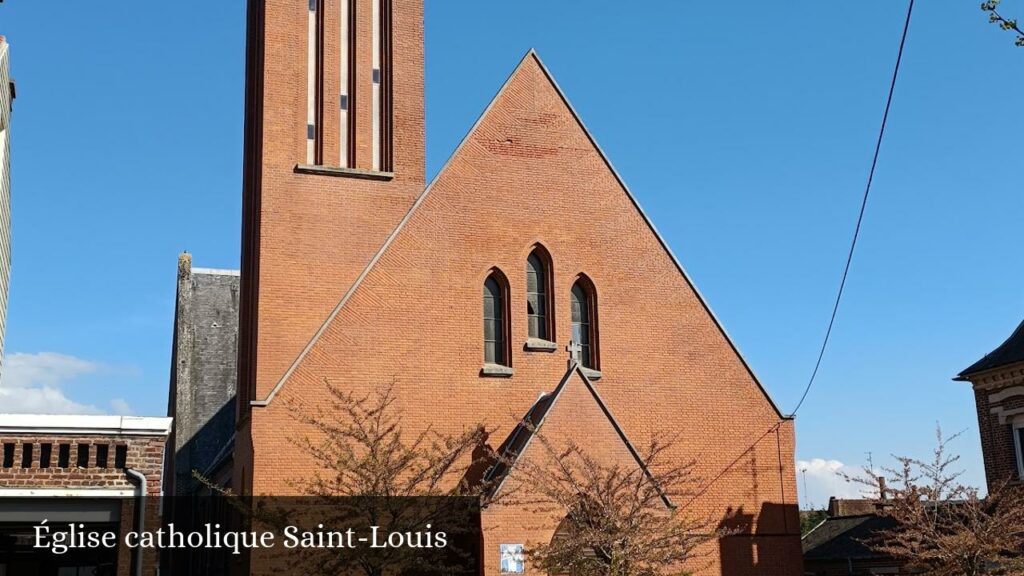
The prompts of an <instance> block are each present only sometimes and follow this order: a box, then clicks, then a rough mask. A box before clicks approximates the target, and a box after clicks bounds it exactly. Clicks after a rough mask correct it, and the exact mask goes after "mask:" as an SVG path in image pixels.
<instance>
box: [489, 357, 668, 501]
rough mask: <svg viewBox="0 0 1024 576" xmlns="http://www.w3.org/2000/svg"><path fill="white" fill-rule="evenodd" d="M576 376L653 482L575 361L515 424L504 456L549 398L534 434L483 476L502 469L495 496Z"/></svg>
mask: <svg viewBox="0 0 1024 576" xmlns="http://www.w3.org/2000/svg"><path fill="white" fill-rule="evenodd" d="M573 375H579V377H580V378H581V379H582V380H583V385H584V386H585V387H586V389H587V391H588V392H590V396H591V398H593V399H594V401H595V402H596V403H597V406H598V407H599V408H600V409H601V412H602V413H603V414H604V415H605V417H606V418H607V419H608V422H609V423H610V424H611V425H612V428H613V429H614V430H615V433H616V434H617V435H618V436H619V439H620V440H622V443H623V444H624V445H625V446H626V449H627V450H628V451H629V454H630V456H632V457H633V459H634V461H635V462H636V464H637V466H639V467H640V470H642V471H643V473H644V475H645V476H646V477H647V479H648V480H650V481H652V482H654V475H653V474H651V471H650V469H648V467H647V464H646V463H645V462H644V460H643V458H642V457H641V456H640V453H639V452H638V451H637V449H636V448H635V447H634V446H633V443H632V442H631V441H630V439H629V437H628V436H627V435H626V432H625V430H623V429H622V426H620V425H619V422H618V420H616V419H615V416H613V415H612V413H611V410H610V409H609V408H608V405H607V404H605V402H604V400H603V399H602V398H601V395H600V394H598V393H597V388H596V387H595V386H594V383H593V382H591V381H590V379H589V378H587V375H586V374H585V373H584V372H583V367H582V366H580V364H579V363H578V362H575V361H574V362H572V364H571V365H570V366H569V368H568V370H566V372H565V375H564V376H562V379H561V380H560V381H559V382H558V386H556V387H555V389H554V390H553V391H552V392H551V393H549V394H542V395H541V396H539V397H538V398H537V400H536V401H535V402H534V403H533V404H532V405H531V406H530V409H529V410H527V412H526V416H524V417H523V420H522V421H521V422H520V424H517V425H516V428H515V430H514V431H513V432H512V434H510V435H509V438H508V439H506V442H503V443H502V444H503V445H506V444H507V447H506V449H505V450H504V452H503V453H502V454H501V457H505V456H506V455H509V452H510V450H511V448H512V446H513V444H512V443H513V442H514V441H515V439H516V437H517V436H518V435H519V434H520V433H522V431H523V430H524V429H526V428H525V427H522V425H523V422H525V421H526V420H527V419H528V418H530V417H531V415H532V412H533V410H534V409H535V408H536V407H537V406H538V405H539V404H540V402H541V401H543V400H544V399H546V398H550V399H551V400H550V402H549V403H548V405H547V407H545V408H544V411H543V414H542V416H541V418H540V420H539V421H538V422H536V423H533V424H532V426H533V431H532V432H530V431H528V434H529V436H527V438H526V442H525V443H524V444H523V445H522V447H521V448H519V449H518V450H517V451H516V452H515V453H514V454H510V456H511V462H510V463H508V464H502V463H501V461H500V460H499V462H497V463H495V465H494V466H492V468H491V469H490V470H488V471H487V473H486V474H485V475H484V477H485V478H488V479H492V478H493V477H494V476H496V475H497V474H498V473H499V471H498V470H499V468H502V469H503V470H501V472H500V473H501V474H502V477H501V480H499V481H498V483H497V484H496V485H495V486H494V489H493V490H492V491H491V495H492V496H493V495H495V494H497V493H498V492H499V491H500V490H501V487H502V486H503V485H504V483H505V479H506V478H508V475H509V474H510V473H511V471H512V468H513V467H514V466H515V463H516V462H517V461H518V460H519V458H520V457H521V456H522V455H523V453H525V452H526V450H527V448H529V447H530V443H531V442H532V441H533V437H534V434H535V433H536V431H537V430H540V428H541V426H543V425H544V422H546V421H547V417H548V415H549V414H550V413H551V411H552V410H553V409H554V408H555V403H556V402H558V399H559V398H560V397H561V394H562V391H563V390H565V386H566V385H567V384H568V383H569V380H570V379H571V378H572V376H573ZM657 488H658V492H659V493H660V494H661V500H662V502H664V503H665V506H667V507H669V508H675V504H673V503H672V500H671V499H670V498H669V496H668V494H665V493H664V492H663V491H662V489H661V486H657Z"/></svg>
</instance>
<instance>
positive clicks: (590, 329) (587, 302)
mask: <svg viewBox="0 0 1024 576" xmlns="http://www.w3.org/2000/svg"><path fill="white" fill-rule="evenodd" d="M596 317H597V305H596V301H595V299H594V289H593V286H592V285H590V283H589V282H587V281H586V280H585V279H584V278H580V279H579V280H577V281H576V283H575V284H573V286H572V341H573V343H575V344H576V345H577V346H578V350H579V357H578V358H577V361H578V362H579V363H580V365H582V366H583V367H584V368H592V369H597V362H596V359H597V355H596V350H595V343H596V331H595V330H594V328H595V320H596Z"/></svg>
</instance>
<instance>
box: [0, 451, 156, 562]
mask: <svg viewBox="0 0 1024 576" xmlns="http://www.w3.org/2000/svg"><path fill="white" fill-rule="evenodd" d="M165 443H166V437H165V436H162V435H161V436H148V435H139V436H126V435H88V436H81V435H71V434H52V435H51V434H45V435H39V434H33V435H30V434H21V433H0V450H2V451H0V458H2V460H0V488H22V489H64V490H70V489H120V490H134V489H135V484H134V483H133V482H132V481H131V480H130V479H129V476H128V474H127V473H126V472H125V468H131V469H133V470H136V471H138V472H140V473H141V474H143V475H144V476H145V477H146V493H147V496H148V497H150V499H149V500H148V502H149V505H147V507H146V508H147V509H146V528H147V529H156V528H157V527H158V526H159V525H160V516H159V505H158V498H159V497H160V496H161V490H162V480H163V473H162V470H163V462H164V446H165ZM47 446H48V447H49V448H48V450H49V459H48V460H49V462H45V461H43V459H44V457H45V452H46V451H47V448H45V447H47ZM62 446H67V453H68V461H67V464H66V465H62V464H64V463H63V462H61V461H60V458H61V447H62ZM102 447H106V462H103V461H102V460H103V456H102V451H103V450H104V448H102ZM80 448H82V449H83V450H82V452H81V454H82V458H81V460H80V458H79V454H80V452H79V450H80ZM86 450H87V453H86ZM47 464H48V465H47ZM134 507H135V499H134V498H130V497H126V498H122V499H121V534H124V533H125V532H127V531H129V530H134V526H133V524H132V522H133V514H134ZM131 554H132V551H131V550H130V549H128V548H127V547H126V546H123V545H121V546H119V548H118V570H117V573H118V576H129V574H130V570H129V569H130V566H131ZM158 564H159V557H158V554H157V552H156V551H155V550H145V551H144V552H143V565H142V567H143V572H142V573H143V574H146V575H152V574H156V573H157V567H158Z"/></svg>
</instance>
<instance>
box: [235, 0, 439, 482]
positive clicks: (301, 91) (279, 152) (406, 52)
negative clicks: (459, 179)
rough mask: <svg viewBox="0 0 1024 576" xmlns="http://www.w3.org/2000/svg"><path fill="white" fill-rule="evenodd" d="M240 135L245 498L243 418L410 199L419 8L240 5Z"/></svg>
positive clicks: (363, 0)
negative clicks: (243, 16) (243, 23)
mask: <svg viewBox="0 0 1024 576" xmlns="http://www.w3.org/2000/svg"><path fill="white" fill-rule="evenodd" d="M244 138H245V141H244V158H243V184H242V188H243V201H242V257H241V268H242V277H241V293H240V306H239V308H240V313H239V342H238V353H239V358H238V408H239V409H238V433H237V434H236V437H237V442H236V470H235V475H234V478H235V480H234V481H235V483H236V488H239V489H241V490H243V491H245V492H249V491H250V489H252V488H254V487H253V486H252V478H253V475H252V470H251V462H252V450H253V447H252V446H251V443H249V442H248V440H246V438H248V437H249V426H251V418H252V412H253V410H259V409H260V403H261V401H262V400H264V399H266V397H267V395H268V394H269V393H270V391H271V390H272V389H273V388H274V387H275V386H276V385H277V384H278V382H280V381H281V380H282V379H283V378H284V377H285V375H286V373H287V372H288V370H289V368H290V366H291V365H292V363H293V362H294V361H295V359H296V358H297V357H298V356H299V354H300V353H301V351H302V350H303V348H304V347H305V346H306V345H307V344H308V343H309V342H310V340H311V339H312V338H313V336H314V335H315V334H316V332H317V330H318V329H319V328H320V326H321V325H323V322H324V321H325V319H326V318H327V317H328V316H329V315H330V313H331V310H332V309H333V308H334V307H335V306H336V305H337V304H338V302H339V301H340V299H341V298H342V297H343V296H344V294H345V292H346V291H347V290H348V288H349V287H350V286H351V285H352V283H353V282H354V281H355V279H356V278H357V277H358V276H359V274H360V273H361V272H362V271H363V269H364V268H365V267H366V265H367V263H368V262H369V261H370V260H371V259H372V258H373V255H374V254H375V253H376V252H377V251H378V250H379V249H380V248H381V246H382V245H383V244H384V242H385V241H386V239H387V237H388V235H389V234H390V233H391V232H392V231H393V230H394V228H395V227H396V226H397V225H398V223H399V222H400V221H401V219H402V217H403V216H404V215H405V214H406V212H407V211H408V210H409V208H410V207H411V206H412V203H413V202H414V200H415V199H416V197H417V196H418V195H419V194H420V193H421V192H422V191H423V187H424V185H425V175H424V119H423V1H422V0H249V3H248V15H247V42H246V80H245V135H244ZM247 451H248V452H247ZM247 462H248V463H249V465H250V468H249V469H248V470H246V469H245V467H246V463H247ZM246 484H248V485H246Z"/></svg>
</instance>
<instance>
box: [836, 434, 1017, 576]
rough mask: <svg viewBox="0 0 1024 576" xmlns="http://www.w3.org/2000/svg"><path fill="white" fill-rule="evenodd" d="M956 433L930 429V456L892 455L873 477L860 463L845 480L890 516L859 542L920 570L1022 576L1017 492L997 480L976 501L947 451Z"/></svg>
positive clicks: (950, 575)
mask: <svg viewBox="0 0 1024 576" xmlns="http://www.w3.org/2000/svg"><path fill="white" fill-rule="evenodd" d="M958 436H959V434H956V435H953V436H952V437H949V438H946V437H944V436H943V434H942V429H941V428H937V429H936V441H937V445H936V448H935V449H934V451H933V452H932V457H931V459H929V460H919V459H916V458H909V457H905V456H897V457H895V458H896V462H897V465H896V466H894V467H888V468H883V469H882V471H881V475H879V474H878V471H877V470H871V469H870V468H865V469H864V472H863V476H858V477H847V479H849V480H851V481H853V482H855V483H858V484H860V485H862V486H864V487H865V488H866V489H867V490H868V492H869V494H871V495H872V496H873V497H875V498H877V499H878V504H879V506H878V507H879V509H880V510H881V513H882V514H883V515H886V516H889V517H890V518H892V519H893V520H894V521H895V522H894V526H893V527H892V528H889V529H884V530H880V531H879V532H877V533H876V534H874V535H873V536H872V537H871V538H869V539H868V540H866V541H865V543H866V544H867V545H868V546H869V547H870V548H872V549H873V550H874V551H876V552H878V553H880V554H885V555H887V556H891V557H893V558H896V559H898V560H902V561H903V562H905V563H906V565H907V566H908V567H910V568H911V569H913V570H916V571H919V572H920V573H922V574H931V575H934V576H977V575H979V574H1006V575H1011V574H1012V575H1020V574H1024V558H1022V557H1021V554H1022V551H1024V490H1022V489H1021V488H1020V487H1014V486H1011V485H1008V483H1006V482H1004V483H1001V484H999V485H997V486H995V487H994V489H993V490H992V491H991V492H990V493H989V494H988V496H987V497H984V498H982V497H981V496H979V494H978V490H977V489H976V488H973V487H970V486H965V485H964V484H962V483H961V482H960V477H961V475H962V474H963V471H962V470H957V469H956V466H957V462H959V460H960V457H959V456H957V455H952V454H950V451H949V443H950V442H951V441H952V440H954V439H956V438H957V437H958Z"/></svg>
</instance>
